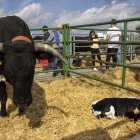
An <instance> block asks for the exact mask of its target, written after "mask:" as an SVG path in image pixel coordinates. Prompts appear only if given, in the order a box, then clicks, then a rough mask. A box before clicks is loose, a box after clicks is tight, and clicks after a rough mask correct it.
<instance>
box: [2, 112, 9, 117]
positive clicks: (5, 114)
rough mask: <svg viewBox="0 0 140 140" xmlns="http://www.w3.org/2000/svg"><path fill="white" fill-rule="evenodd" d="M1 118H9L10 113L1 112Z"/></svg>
mask: <svg viewBox="0 0 140 140" xmlns="http://www.w3.org/2000/svg"><path fill="white" fill-rule="evenodd" d="M0 116H1V117H8V113H7V112H0Z"/></svg>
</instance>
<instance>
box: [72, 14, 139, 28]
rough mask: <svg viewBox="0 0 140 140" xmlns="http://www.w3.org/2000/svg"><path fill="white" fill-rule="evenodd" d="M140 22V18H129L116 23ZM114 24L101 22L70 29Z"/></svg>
mask: <svg viewBox="0 0 140 140" xmlns="http://www.w3.org/2000/svg"><path fill="white" fill-rule="evenodd" d="M137 20H140V17H136V18H129V19H121V20H116V23H121V22H124V21H127V22H128V21H137ZM111 23H112V22H111V21H109V22H99V23H93V24H85V25H75V26H70V28H75V27H88V26H98V25H107V24H111Z"/></svg>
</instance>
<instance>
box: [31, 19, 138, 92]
mask: <svg viewBox="0 0 140 140" xmlns="http://www.w3.org/2000/svg"><path fill="white" fill-rule="evenodd" d="M138 20H140V17H137V18H129V19H122V20H116V23H123V26H124V29H123V30H121V31H122V32H123V35H124V40H123V41H120V42H118V41H113V42H110V41H103V40H100V41H71V37H70V32H71V31H72V30H91V29H94V30H95V31H96V30H98V31H107V30H108V29H96V28H91V26H92V27H96V26H101V25H108V24H111V21H109V22H100V23H94V24H85V25H76V26H69V25H68V24H64V25H63V56H64V58H65V59H66V62H67V63H66V64H63V71H64V75H65V76H69V75H70V73H75V74H78V75H81V76H84V77H87V78H89V79H94V80H97V81H101V82H103V83H106V84H110V85H113V86H116V87H119V88H122V89H126V90H129V91H133V92H136V93H140V90H138V89H133V88H130V87H127V86H126V68H134V69H135V68H137V69H140V67H139V66H132V65H128V64H126V56H127V45H140V41H131V40H130V41H128V40H127V36H128V35H127V33H128V32H140V31H135V30H128V22H132V21H138ZM85 27H87V28H85ZM88 27H90V28H88ZM47 29H48V30H53V29H57V28H47ZM36 30H42V28H32V29H31V31H36ZM79 42H80V43H98V44H120V45H122V46H123V62H122V64H114V63H111V62H105V61H101V62H102V63H104V64H109V65H112V66H113V65H116V66H119V67H122V81H121V84H120V85H119V84H116V83H113V82H110V81H107V80H103V79H101V78H97V77H96V78H95V77H92V76H89V75H88V74H82V73H80V72H76V71H74V70H73V69H71V67H70V58H72V57H73V56H71V55H70V50H71V48H70V46H71V44H72V43H79ZM90 61H93V60H90ZM94 61H95V62H99V61H97V60H94Z"/></svg>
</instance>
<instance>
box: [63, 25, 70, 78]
mask: <svg viewBox="0 0 140 140" xmlns="http://www.w3.org/2000/svg"><path fill="white" fill-rule="evenodd" d="M69 41H70V29H69V25H68V24H64V25H63V42H64V44H63V54H64V58H65V59H66V64H64V65H63V71H64V75H65V76H69V75H70V71H69V68H70V43H69Z"/></svg>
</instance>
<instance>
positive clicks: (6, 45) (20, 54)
mask: <svg viewBox="0 0 140 140" xmlns="http://www.w3.org/2000/svg"><path fill="white" fill-rule="evenodd" d="M37 51H41V52H43V51H45V52H49V53H51V54H53V55H56V56H57V57H58V58H60V59H61V60H62V61H63V62H65V60H64V59H63V57H62V56H61V55H60V54H59V53H58V52H57V51H56V50H54V49H53V48H52V47H49V46H47V45H44V44H41V43H37V44H34V42H33V39H32V37H31V34H30V30H29V28H28V26H27V24H26V23H25V22H24V21H23V20H22V19H20V18H19V17H17V16H8V17H2V18H0V59H3V60H2V61H1V62H2V63H1V65H0V101H1V114H0V115H1V116H3V117H4V116H7V111H6V101H7V91H6V84H5V81H7V82H9V83H10V84H11V85H12V87H13V102H14V103H15V105H16V106H18V107H19V113H20V114H22V113H23V112H24V108H25V107H26V106H28V105H30V104H31V103H32V94H31V87H32V83H33V78H34V68H35V64H36V55H37V53H36V52H37Z"/></svg>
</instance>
